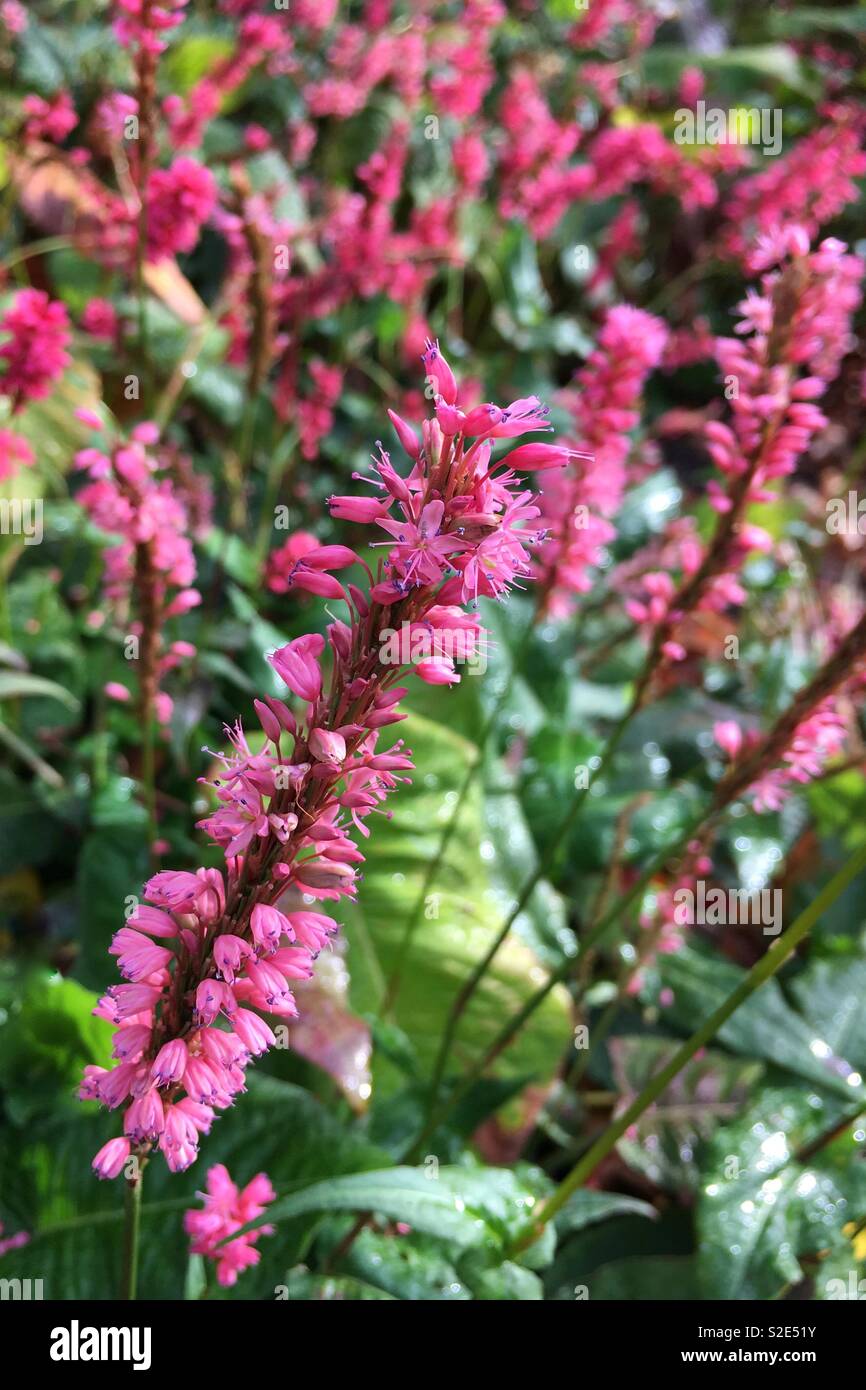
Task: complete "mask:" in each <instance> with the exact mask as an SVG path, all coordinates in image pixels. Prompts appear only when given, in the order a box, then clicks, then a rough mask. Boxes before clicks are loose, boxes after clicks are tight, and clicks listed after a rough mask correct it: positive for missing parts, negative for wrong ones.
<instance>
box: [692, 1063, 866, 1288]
mask: <svg viewBox="0 0 866 1390" xmlns="http://www.w3.org/2000/svg"><path fill="white" fill-rule="evenodd" d="M842 1113H844V1107H843V1106H842V1104H841V1102H839V1101H837V1100H836V1099H835V1098H834V1099H825V1098H823V1097H821V1096H819V1095H817V1094H816V1093H814V1092H810V1091H809V1090H808V1089H806V1090H804V1089H803V1088H799V1089H796V1090H795V1089H793V1088H775V1089H771V1090H767V1091H764V1092H763V1093H762V1095H761V1096H760V1098H759V1100H758V1101H757V1102H756V1104H755V1105H754V1106H753V1107H751V1108H750V1109H749V1110H747V1111H746V1112H745V1113H744V1114H743V1115H741V1116H740V1117H739V1118H738V1119H737V1120H736V1121H735V1123H734V1124H732V1125H730V1126H726V1127H725V1128H724V1129H720V1130H718V1131H717V1133H716V1135H715V1136H714V1138H713V1141H712V1152H711V1155H710V1160H709V1162H708V1163H707V1165H706V1170H705V1173H704V1189H703V1193H702V1195H701V1198H700V1202H699V1205H698V1234H699V1252H700V1253H699V1257H698V1258H699V1268H700V1274H701V1280H702V1283H703V1287H704V1289H705V1290H706V1294H707V1296H709V1297H712V1298H743V1299H768V1298H775V1297H777V1296H778V1295H779V1294H780V1293H781V1291H782V1290H783V1289H784V1288H785V1287H786V1286H788V1285H795V1284H798V1283H800V1282H801V1280H802V1279H803V1278H804V1277H805V1271H804V1268H803V1266H802V1263H801V1261H802V1260H803V1257H806V1256H815V1255H817V1253H818V1252H819V1251H822V1252H823V1251H825V1250H830V1251H836V1252H837V1253H838V1252H840V1251H842V1250H845V1249H847V1251H848V1253H849V1256H851V1251H850V1245H849V1244H848V1242H847V1240H846V1237H845V1236H844V1235H843V1233H842V1229H841V1228H842V1227H843V1225H844V1224H845V1223H846V1221H847V1220H851V1219H859V1218H860V1217H861V1215H862V1212H863V1209H864V1208H863V1203H864V1201H866V1171H864V1164H863V1162H862V1159H861V1158H860V1157H859V1154H860V1152H861V1149H860V1146H861V1145H862V1141H863V1132H862V1130H859V1129H856V1130H855V1128H854V1127H853V1125H848V1126H845V1127H844V1129H843V1130H842V1132H840V1133H838V1137H835V1138H833V1137H832V1136H833V1135H834V1134H835V1133H836V1130H837V1127H838V1124H839V1119H840V1115H841V1114H842ZM825 1139H826V1140H827V1142H824V1140H825ZM851 1262H852V1264H853V1256H851Z"/></svg>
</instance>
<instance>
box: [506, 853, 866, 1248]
mask: <svg viewBox="0 0 866 1390" xmlns="http://www.w3.org/2000/svg"><path fill="white" fill-rule="evenodd" d="M864 869H866V845H862V846H861V847H860V849H859V850H858V851H857V852H856V854H853V855H852V856H851V858H850V859H849V860H848V862H847V863H846V864H845V865H843V867H842V868H841V869H840V870H839V872H838V873H837V874H834V876H833V878H831V880H830V882H829V883H828V884H826V885H825V887H824V888H823V889H822V891H821V892H820V893H819V894H818V896H817V898H815V899H814V901H813V902H811V903H810V904H809V906H808V907H807V908H806V909H805V910H804V911H803V912H801V913H800V915H799V917H797V919H796V920H795V921H794V922H792V923H791V926H790V927H789V928H788V930H787V931H786V932H785V933H784V934H783V935H782V936H780V937H779V938H778V939H777V940H776V941H774V942H772V943H771V945H770V946H769V948H768V950H767V951H766V953H765V954H764V955H763V956H762V957H761V959H760V960H759V961H758V962H757V963H756V964H755V965H753V966H752V969H751V970H750V971H749V973H748V974H747V975H746V976H745V977H744V978H743V979H742V980H741V981H740V983H739V984H738V985H737V988H736V989H734V990H732V991H731V993H730V994H729V995H728V997H727V999H726V1000H725V1001H724V1003H722V1004H720V1005H719V1007H718V1008H717V1009H716V1010H715V1011H714V1012H713V1013H712V1014H710V1017H709V1018H708V1019H707V1020H706V1022H704V1023H702V1024H701V1026H700V1028H698V1030H697V1031H696V1032H695V1033H693V1034H692V1036H691V1037H690V1038H688V1039H687V1040H686V1041H685V1042H684V1043H683V1044H682V1046H681V1047H678V1048H677V1050H676V1052H675V1053H674V1055H673V1056H672V1057H671V1059H670V1061H669V1062H667V1063H666V1065H665V1066H664V1067H662V1069H661V1071H659V1072H658V1073H657V1075H656V1076H654V1077H653V1079H652V1080H651V1081H650V1082H649V1084H648V1085H647V1086H645V1087H644V1089H643V1090H642V1091H641V1092H640V1094H639V1095H638V1096H636V1097H635V1099H634V1100H633V1101H632V1103H631V1105H629V1106H628V1107H627V1109H626V1110H624V1111H623V1113H622V1114H621V1115H620V1116H619V1118H618V1119H617V1120H615V1121H614V1123H613V1124H612V1125H610V1126H609V1127H608V1129H606V1130H605V1132H604V1134H602V1135H600V1137H599V1138H598V1139H597V1140H596V1141H595V1143H594V1144H593V1145H592V1147H591V1148H590V1149H588V1150H587V1152H586V1153H585V1154H584V1155H583V1157H582V1158H581V1159H580V1160H579V1162H578V1163H576V1164H575V1166H574V1167H573V1168H572V1170H571V1172H570V1173H569V1174H568V1176H567V1177H566V1178H564V1179H563V1181H562V1182H561V1183H560V1184H559V1186H558V1187H557V1189H556V1191H555V1192H554V1193H553V1194H552V1195H551V1196H550V1197H549V1198H548V1200H547V1201H546V1202H545V1204H544V1206H543V1207H542V1209H541V1211H540V1212H539V1213H538V1215H537V1216H536V1217H534V1218H533V1220H532V1221H531V1222H530V1223H529V1225H527V1226H526V1227H525V1228H524V1229H523V1230H522V1231H521V1232H519V1233H518V1235H517V1236H516V1238H515V1241H514V1243H513V1246H512V1250H511V1253H512V1254H516V1253H518V1252H519V1251H521V1250H525V1249H526V1247H527V1246H528V1245H531V1244H532V1243H533V1241H535V1240H536V1239H537V1238H538V1236H539V1234H540V1233H541V1231H542V1230H543V1229H544V1227H545V1226H546V1225H547V1224H548V1222H549V1221H550V1220H551V1219H552V1218H553V1217H554V1216H555V1215H556V1213H557V1212H558V1211H560V1210H561V1209H562V1207H563V1206H564V1205H565V1203H566V1202H567V1201H568V1199H569V1197H570V1196H571V1194H572V1193H573V1192H575V1191H576V1190H577V1188H579V1187H581V1186H582V1185H583V1183H585V1182H586V1180H587V1178H589V1177H590V1176H591V1174H592V1173H593V1172H594V1171H595V1169H596V1168H597V1167H598V1165H599V1163H600V1162H601V1161H602V1159H603V1158H606V1157H607V1155H608V1154H609V1153H610V1152H611V1150H612V1149H613V1148H614V1146H615V1145H616V1143H617V1142H618V1141H619V1139H621V1138H622V1136H623V1134H625V1132H626V1130H627V1129H628V1128H629V1126H630V1125H633V1124H634V1122H635V1120H637V1119H639V1117H640V1116H641V1115H642V1114H643V1113H644V1111H645V1110H648V1109H649V1107H650V1106H651V1105H652V1104H653V1102H654V1101H656V1100H658V1098H659V1096H660V1095H661V1094H662V1092H663V1091H664V1090H665V1088H666V1087H667V1086H668V1085H669V1084H670V1082H671V1081H672V1080H673V1079H674V1077H675V1076H677V1075H678V1073H679V1072H681V1071H682V1069H683V1067H685V1066H686V1065H687V1063H688V1062H690V1061H691V1059H692V1058H693V1057H694V1055H695V1053H696V1052H697V1051H698V1050H699V1049H700V1048H702V1047H704V1046H706V1044H707V1043H708V1042H709V1041H710V1039H711V1038H713V1037H715V1035H716V1033H717V1032H718V1031H719V1029H720V1028H721V1026H722V1024H723V1023H726V1022H727V1020H728V1019H729V1018H730V1017H731V1015H732V1014H733V1013H735V1012H736V1011H737V1009H738V1008H739V1007H740V1005H741V1004H743V1003H745V1001H746V1000H747V999H748V998H749V997H750V996H751V995H752V994H754V993H755V991H756V990H757V989H759V988H760V987H761V985H763V984H765V983H766V981H767V980H769V979H770V978H771V977H772V976H773V975H775V973H776V971H777V970H779V969H780V967H781V966H782V965H784V963H785V961H786V960H788V959H789V957H790V956H791V955H792V954H793V953H794V951H795V950H796V948H797V947H798V946H799V944H800V942H801V941H803V940H804V938H805V937H806V936H807V935H808V934H809V932H810V931H811V929H812V927H813V926H814V925H815V923H816V922H817V921H818V920H819V919H820V918H821V916H822V915H823V913H825V912H826V911H827V909H828V908H829V907H831V906H832V904H833V903H834V902H835V901H836V899H837V898H838V897H839V895H840V894H841V893H843V892H844V891H845V889H846V888H847V887H848V885H849V884H850V883H852V882H853V881H854V879H855V878H857V876H858V875H859V874H861V873H862V872H863V870H864Z"/></svg>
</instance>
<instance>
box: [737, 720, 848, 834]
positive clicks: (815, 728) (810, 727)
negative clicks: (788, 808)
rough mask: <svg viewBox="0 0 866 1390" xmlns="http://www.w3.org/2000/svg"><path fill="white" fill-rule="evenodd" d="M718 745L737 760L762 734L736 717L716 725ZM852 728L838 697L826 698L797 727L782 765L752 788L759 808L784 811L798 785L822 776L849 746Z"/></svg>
mask: <svg viewBox="0 0 866 1390" xmlns="http://www.w3.org/2000/svg"><path fill="white" fill-rule="evenodd" d="M713 736H714V738H715V741H716V744H717V745H718V747H719V748H721V749H722V751H723V752H724V753H725V754H727V756H728V757H729V758H730V759H731V760H732V761H736V759H737V757H738V756H739V755H740V753H741V752H742V751H743V750H747V749H749V748H750V747H754V746H755V744H756V743H758V742H759V741H760V734H757V733H751V734H749V733H744V731H743V729H742V728H741V726H740V725H739V724H738V723H737V722H736V720H733V719H727V720H721V721H719V722H718V723H716V724H714V725H713ZM847 736H848V731H847V727H846V724H845V720H844V719H843V717H842V715H841V713H840V711H839V701H838V698H837V697H832V698H830V699H828V700H825V701H824V702H823V704H821V705H819V706H818V708H817V709H816V710H813V712H812V713H811V714H810V715H809V716H808V718H807V719H804V720H803V721H802V722H801V723H800V724H799V725H798V726H797V729H796V732H795V734H794V737H793V738H792V740H791V743H790V745H789V746H788V748H787V749H786V750H785V753H784V755H783V758H782V762H781V764H780V765H779V766H778V767H773V768H769V769H768V770H767V771H766V772H764V773H763V774H762V775H761V777H759V778H758V780H757V781H756V782H754V783H753V784H752V786H751V787H750V788H749V793H748V794H749V797H750V799H751V801H752V805H753V806H754V808H755V810H756V811H760V812H764V811H780V810H781V809H782V806H783V804H784V802H785V800H786V799H787V797H788V796H789V795H790V794H791V792H792V791H793V790H795V788H796V787H798V786H802V785H804V784H805V783H807V782H811V781H812V780H813V779H814V778H815V777H819V776H820V774H821V773H822V772H823V771H824V769H825V767H826V766H827V764H828V763H829V762H830V761H831V760H832V759H833V758H834V757H837V756H838V755H839V754H840V753H841V752H842V751H843V750H844V748H845V744H846V741H847Z"/></svg>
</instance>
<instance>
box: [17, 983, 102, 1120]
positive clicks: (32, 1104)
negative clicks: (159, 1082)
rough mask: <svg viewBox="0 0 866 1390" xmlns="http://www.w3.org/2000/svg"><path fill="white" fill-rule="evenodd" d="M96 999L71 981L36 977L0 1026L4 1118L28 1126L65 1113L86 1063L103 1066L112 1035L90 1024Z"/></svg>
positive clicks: (93, 1020)
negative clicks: (46, 1112)
mask: <svg viewBox="0 0 866 1390" xmlns="http://www.w3.org/2000/svg"><path fill="white" fill-rule="evenodd" d="M96 1002H97V996H96V995H95V994H92V993H91V992H90V991H89V990H86V989H83V988H82V986H81V985H79V984H77V983H76V981H75V980H64V979H62V978H61V977H60V976H59V975H49V974H47V973H46V972H45V971H41V970H40V971H38V972H34V973H33V974H32V975H31V976H30V978H29V980H28V981H27V983H26V984H25V986H24V990H23V993H22V996H21V998H20V1000H19V1002H18V1004H17V1006H16V1007H14V1008H13V1009H12V1010H10V1012H9V1014H8V1015H7V1016H6V1018H5V1021H4V1022H3V1023H2V1024H0V1087H2V1090H3V1092H4V1105H5V1108H6V1112H7V1115H8V1116H9V1117H10V1118H11V1119H12V1120H13V1122H15V1123H18V1124H27V1123H29V1121H30V1120H32V1119H33V1117H34V1116H35V1115H37V1114H39V1112H40V1110H42V1109H45V1108H55V1107H56V1108H57V1109H58V1111H60V1110H63V1109H67V1110H68V1109H69V1107H70V1103H71V1101H72V1097H73V1095H74V1092H75V1090H76V1088H77V1086H78V1082H79V1081H80V1079H81V1072H82V1070H83V1068H84V1067H85V1066H86V1065H87V1064H88V1063H94V1064H97V1065H99V1066H103V1067H104V1066H107V1065H108V1064H109V1059H110V1056H111V1036H112V1032H113V1029H112V1028H111V1025H110V1024H109V1023H107V1022H106V1021H105V1019H101V1018H94V1017H93V1008H94V1006H95V1004H96Z"/></svg>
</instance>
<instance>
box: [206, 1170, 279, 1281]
mask: <svg viewBox="0 0 866 1390" xmlns="http://www.w3.org/2000/svg"><path fill="white" fill-rule="evenodd" d="M199 1196H200V1197H201V1198H202V1199H203V1201H204V1209H203V1210H201V1211H200V1210H198V1209H194V1210H193V1211H188V1212H186V1213H185V1215H184V1218H183V1224H184V1229H185V1230H186V1233H187V1235H189V1236H191V1237H192V1240H191V1243H190V1254H192V1255H204V1256H205V1258H206V1259H209V1260H213V1262H214V1264H215V1265H216V1274H217V1280H218V1281H219V1283H220V1284H222V1285H223V1287H224V1288H230V1287H231V1285H232V1284H235V1283H237V1278H238V1275H239V1274H242V1273H243V1271H244V1270H245V1269H250V1268H251V1267H252V1266H253V1265H257V1264H258V1262H259V1259H260V1255H259V1252H258V1250H257V1249H256V1245H257V1244H258V1242H259V1240H260V1238H261V1237H262V1236H269V1235H272V1234H273V1230H274V1228H273V1226H258V1227H257V1228H256V1229H255V1230H254V1231H247V1232H246V1233H245V1234H244V1235H242V1236H237V1237H235V1239H234V1240H227V1237H228V1236H230V1235H232V1234H233V1232H235V1231H239V1230H240V1228H241V1227H242V1226H245V1225H246V1224H247V1222H248V1221H254V1220H255V1219H256V1217H257V1216H261V1215H262V1213H263V1212H264V1211H265V1210H266V1209H267V1207H268V1206H269V1205H270V1203H271V1202H272V1201H273V1200H274V1198H275V1196H276V1193H275V1192H274V1189H273V1187H272V1186H271V1182H270V1179H269V1177H268V1175H267V1173H258V1174H257V1175H256V1176H255V1177H254V1178H253V1179H252V1180H251V1181H250V1182H248V1183H247V1185H246V1187H243V1188H239V1187H238V1186H237V1185H236V1184H235V1183H233V1182H232V1180H231V1176H230V1174H229V1171H228V1169H227V1168H226V1167H225V1166H224V1165H223V1164H222V1163H215V1164H214V1166H213V1167H212V1168H209V1169H208V1175H207V1192H201V1193H199ZM221 1241H226V1243H225V1245H221V1244H220V1242H221Z"/></svg>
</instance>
